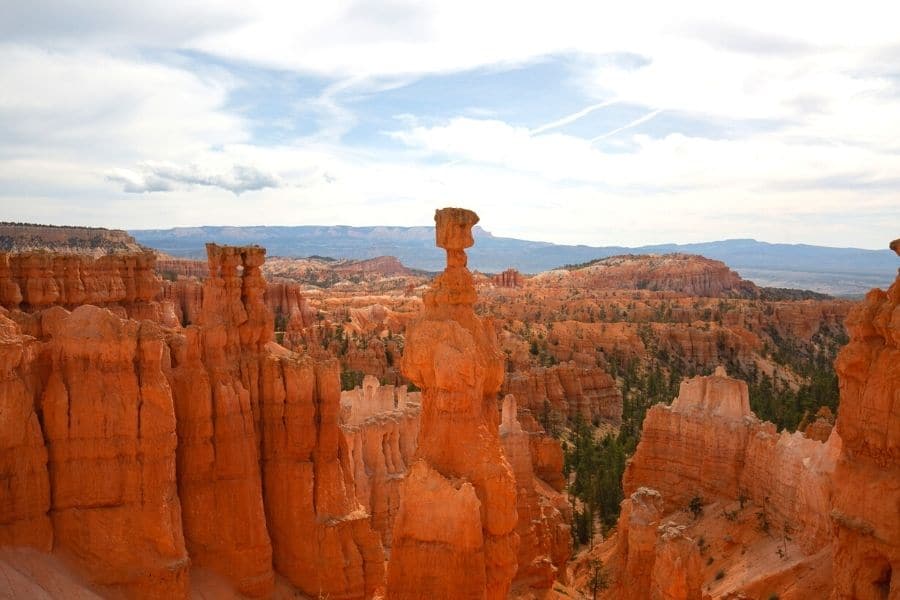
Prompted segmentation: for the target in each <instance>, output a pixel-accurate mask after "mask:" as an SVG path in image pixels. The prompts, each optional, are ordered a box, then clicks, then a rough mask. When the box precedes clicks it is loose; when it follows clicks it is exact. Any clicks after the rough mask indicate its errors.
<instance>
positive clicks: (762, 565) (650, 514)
mask: <svg viewBox="0 0 900 600" xmlns="http://www.w3.org/2000/svg"><path fill="white" fill-rule="evenodd" d="M840 452H841V440H840V437H839V436H838V435H837V434H833V435H831V436H830V437H829V438H828V439H827V441H826V442H824V443H823V442H820V441H817V440H813V439H809V438H806V437H805V436H803V435H802V434H801V433H794V434H789V433H786V432H782V433H780V434H779V433H777V432H776V431H775V427H774V425H772V424H771V423H766V422H762V421H760V420H759V419H757V418H756V416H755V415H753V413H752V412H751V411H750V407H749V401H748V394H747V386H746V384H745V383H744V382H742V381H738V380H735V379H731V378H729V377H727V376H726V375H725V373H724V370H722V369H719V370H718V371H717V372H716V374H715V375H713V376H710V377H696V378H694V379H690V380H687V381H685V382H683V383H682V385H681V390H680V393H679V395H678V398H676V399H675V400H674V401H673V403H672V405H671V406H664V405H656V406H654V407H653V408H651V409H650V411H648V413H647V417H646V419H645V421H644V428H643V435H642V438H641V441H640V443H639V444H638V448H637V451H636V452H635V454H634V456H633V457H632V459H631V461H630V462H629V463H628V466H627V468H626V472H625V476H624V481H623V484H624V488H625V493H626V495H630V498H628V499H626V500H625V501H624V502H623V504H622V507H623V510H622V515H621V517H620V521H619V523H620V526H619V530H620V533H618V534H617V537H618V547H617V548H616V550H615V552H614V561H613V563H611V564H612V566H613V568H614V569H615V572H616V575H617V577H616V581H617V587H616V588H615V589H617V590H618V593H619V595H613V596H611V597H615V598H622V599H631V598H634V599H635V600H636V599H637V598H673V599H674V598H681V599H687V598H697V599H698V600H699V598H700V597H701V589H703V590H712V595H711V597H713V598H715V597H722V595H723V594H727V593H737V592H745V593H749V594H763V595H764V596H765V595H767V594H771V593H773V592H778V593H780V594H781V595H782V597H785V598H802V597H816V595H817V594H820V593H821V591H822V589H827V588H828V585H829V582H828V578H829V577H830V572H829V570H828V569H827V564H828V562H830V552H831V543H832V535H833V533H832V532H833V528H832V522H831V503H832V498H833V496H834V493H835V491H834V490H835V486H836V485H837V484H836V479H835V465H836V461H837V457H838V455H839V453H840ZM697 502H699V504H696V503H697ZM695 504H696V506H693V505H695ZM710 505H711V507H710ZM748 506H749V507H750V508H749V510H745V507H748ZM689 507H690V508H691V509H692V510H693V509H696V510H697V512H696V513H694V517H693V519H690V517H688V516H687V515H688V508H689ZM704 510H706V511H709V514H705V513H704ZM701 517H702V518H701ZM701 540H703V541H702V542H701ZM776 540H778V541H777V542H776ZM698 545H699V546H703V547H702V548H699V549H700V550H702V551H704V552H706V553H707V554H706V558H707V559H708V561H707V562H706V565H707V566H706V567H704V566H703V561H702V560H701V557H700V555H699V554H698V553H697V550H698V547H699V546H698ZM736 550H740V552H737V551H736ZM745 553H746V556H747V558H742V556H743V555H744V554H745ZM773 561H774V562H773ZM710 565H712V566H710ZM726 572H727V573H728V576H726V575H725V574H726ZM713 573H716V577H713V576H712V575H713ZM732 573H733V575H732ZM810 573H813V574H814V576H810V575H809V574H810ZM720 574H721V575H720ZM632 577H633V578H635V580H636V581H638V582H643V583H640V584H639V585H637V584H636V586H635V587H633V588H632V587H630V586H629V581H630V578H632ZM791 577H793V578H794V579H793V580H791V579H790V578H791ZM789 584H790V585H789ZM634 590H637V591H634ZM641 590H646V591H641ZM704 597H706V596H704ZM751 597H755V596H751Z"/></svg>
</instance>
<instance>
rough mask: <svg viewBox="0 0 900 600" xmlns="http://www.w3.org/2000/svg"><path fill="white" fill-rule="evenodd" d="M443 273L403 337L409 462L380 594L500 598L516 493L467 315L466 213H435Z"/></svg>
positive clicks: (485, 365)
mask: <svg viewBox="0 0 900 600" xmlns="http://www.w3.org/2000/svg"><path fill="white" fill-rule="evenodd" d="M435 221H436V225H437V226H436V238H437V245H438V246H440V247H442V248H445V249H446V250H447V268H446V270H445V271H444V272H443V273H442V274H441V275H440V276H438V277H437V278H436V279H435V281H434V283H433V288H432V290H431V291H429V292H428V293H427V294H426V295H425V298H424V301H425V309H424V312H423V314H422V316H421V318H420V320H418V321H417V322H416V323H415V324H414V325H411V326H410V328H409V331H408V333H407V337H406V349H405V352H404V355H403V361H402V368H403V372H404V374H405V375H406V376H407V377H409V379H410V380H411V381H413V382H414V383H415V384H416V385H417V386H419V387H420V388H422V390H423V392H422V415H421V424H420V430H419V442H418V447H417V449H416V461H415V462H414V463H413V466H412V468H411V470H410V473H409V475H408V477H407V479H406V481H405V483H404V485H403V491H402V494H401V503H400V511H399V513H398V515H397V520H396V524H395V527H394V535H393V548H392V554H391V561H390V564H389V566H388V577H387V593H388V597H389V598H395V599H399V598H449V597H457V598H489V599H495V598H496V599H499V598H505V597H506V594H507V591H508V590H509V586H510V583H511V581H512V579H513V576H514V575H515V573H516V569H517V562H516V553H517V551H518V544H519V539H518V535H517V534H516V532H515V527H516V522H517V515H516V490H515V480H514V476H513V473H512V470H511V468H510V466H509V464H508V463H507V461H506V459H505V458H504V457H503V453H502V450H501V445H500V440H499V435H498V425H499V423H498V421H499V419H498V416H499V415H498V411H497V404H496V400H495V398H496V393H497V391H498V390H499V389H500V385H501V383H502V379H503V360H502V355H501V354H500V351H499V348H498V345H497V339H496V335H495V332H494V329H493V325H492V323H490V322H487V321H483V320H481V319H479V318H478V317H476V316H475V312H474V310H473V304H474V303H475V299H476V293H475V287H474V284H473V281H472V275H471V273H470V272H469V270H468V269H467V268H466V255H465V252H464V249H465V248H467V247H469V246H471V245H472V244H473V243H474V240H473V239H472V232H471V231H472V226H473V225H474V224H475V223H477V221H478V217H477V216H476V215H475V213H473V212H471V211H468V210H463V209H444V210H439V211H437V213H436V214H435Z"/></svg>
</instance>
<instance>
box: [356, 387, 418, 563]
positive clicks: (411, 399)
mask: <svg viewBox="0 0 900 600" xmlns="http://www.w3.org/2000/svg"><path fill="white" fill-rule="evenodd" d="M420 401H421V397H420V395H419V394H418V393H417V392H413V393H407V391H406V388H405V387H401V388H395V387H394V386H392V385H388V386H379V385H378V380H377V379H375V378H374V377H371V376H369V377H366V380H365V381H364V384H363V387H362V388H356V389H355V390H351V391H347V392H342V393H341V408H342V413H343V414H342V419H341V420H342V424H341V429H342V430H343V433H344V437H345V438H346V440H347V449H348V453H349V455H350V462H351V465H352V468H353V474H354V475H353V483H354V486H355V489H356V497H357V498H359V501H360V502H361V503H362V505H363V507H364V508H365V509H366V511H367V512H368V514H369V515H370V518H371V522H372V528H373V529H374V530H375V531H376V532H377V533H378V534H379V535H380V536H381V541H382V544H383V546H384V548H385V549H386V550H387V549H389V548H390V547H391V544H392V535H393V530H394V520H395V518H396V516H397V512H398V511H399V509H400V488H401V485H402V484H403V479H404V478H405V477H406V474H407V472H408V470H409V465H410V464H412V461H413V456H414V455H415V451H416V441H417V437H418V434H419V403H420Z"/></svg>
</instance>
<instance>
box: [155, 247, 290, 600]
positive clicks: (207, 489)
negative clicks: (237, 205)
mask: <svg viewBox="0 0 900 600" xmlns="http://www.w3.org/2000/svg"><path fill="white" fill-rule="evenodd" d="M207 252H208V254H209V271H210V277H209V278H208V279H207V280H206V281H205V282H204V284H203V307H202V311H201V314H200V315H199V317H198V325H195V326H191V327H188V328H187V329H185V330H184V333H183V334H173V336H172V338H171V339H170V342H169V343H170V345H171V347H172V372H171V374H170V377H171V379H172V387H173V391H174V397H175V410H176V414H177V416H178V473H179V479H178V487H179V489H178V492H179V495H180V497H181V502H182V506H183V513H184V533H185V540H186V542H187V548H188V551H189V552H190V555H191V558H192V560H193V561H194V563H195V564H196V565H197V566H198V567H203V568H208V569H210V570H212V571H215V572H217V573H220V574H221V575H222V576H224V577H226V578H228V579H229V580H230V581H232V582H233V584H234V585H235V586H236V587H237V588H238V590H240V591H241V593H243V594H246V595H249V596H255V597H259V596H265V595H268V594H270V593H271V592H272V589H273V585H274V575H273V572H272V547H271V543H270V541H269V536H268V532H267V530H266V520H265V512H264V509H263V500H262V493H261V490H262V484H261V477H260V470H259V456H258V451H259V450H258V445H257V437H256V435H257V434H256V432H257V422H258V415H259V405H258V402H259V399H258V394H257V397H256V398H253V397H251V389H252V390H253V391H254V392H256V391H257V390H258V389H259V384H258V378H259V361H260V353H261V350H262V345H264V344H265V343H266V342H268V341H269V340H270V339H271V337H272V335H273V328H272V326H271V320H270V319H271V317H269V316H268V313H267V311H266V310H265V305H264V304H263V302H262V294H263V291H264V289H265V287H264V285H265V284H264V281H263V280H262V277H261V275H260V274H259V264H261V262H262V260H263V257H264V252H265V251H264V250H263V249H261V248H234V247H220V246H215V245H213V244H210V245H208V246H207ZM238 267H241V271H242V272H241V273H240V274H239V273H238ZM254 400H255V401H256V402H255V405H253V403H254Z"/></svg>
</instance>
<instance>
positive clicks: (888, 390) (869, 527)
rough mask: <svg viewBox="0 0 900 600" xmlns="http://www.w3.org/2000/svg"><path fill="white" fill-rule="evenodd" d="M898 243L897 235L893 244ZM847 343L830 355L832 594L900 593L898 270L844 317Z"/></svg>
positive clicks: (884, 595) (868, 595) (863, 597)
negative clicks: (836, 391)
mask: <svg viewBox="0 0 900 600" xmlns="http://www.w3.org/2000/svg"><path fill="white" fill-rule="evenodd" d="M896 243H897V242H896V241H895V244H896ZM846 326H847V330H848V332H849V334H850V343H849V344H848V345H847V346H846V347H845V348H844V349H843V350H842V351H841V353H840V355H839V356H838V359H837V361H836V362H835V368H836V369H837V372H838V376H839V378H840V384H841V404H840V409H839V410H838V417H837V424H836V430H837V432H838V433H839V434H840V436H841V437H842V438H843V440H844V448H843V451H842V452H841V455H840V459H839V460H838V464H837V469H836V471H835V497H834V510H833V512H832V516H833V518H834V529H835V541H834V574H835V581H834V584H835V585H834V595H833V598H840V599H841V600H844V599H850V598H858V599H860V600H870V599H876V598H878V599H882V598H890V599H894V598H900V575H898V573H900V416H898V415H900V277H898V279H897V280H896V281H895V282H894V284H893V285H892V286H891V287H890V289H888V291H887V292H883V291H881V290H872V291H871V292H869V294H868V295H867V296H866V299H865V301H863V302H862V303H861V304H859V305H858V306H856V307H855V308H854V309H853V310H852V311H851V313H850V315H849V316H848V317H847V321H846Z"/></svg>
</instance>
